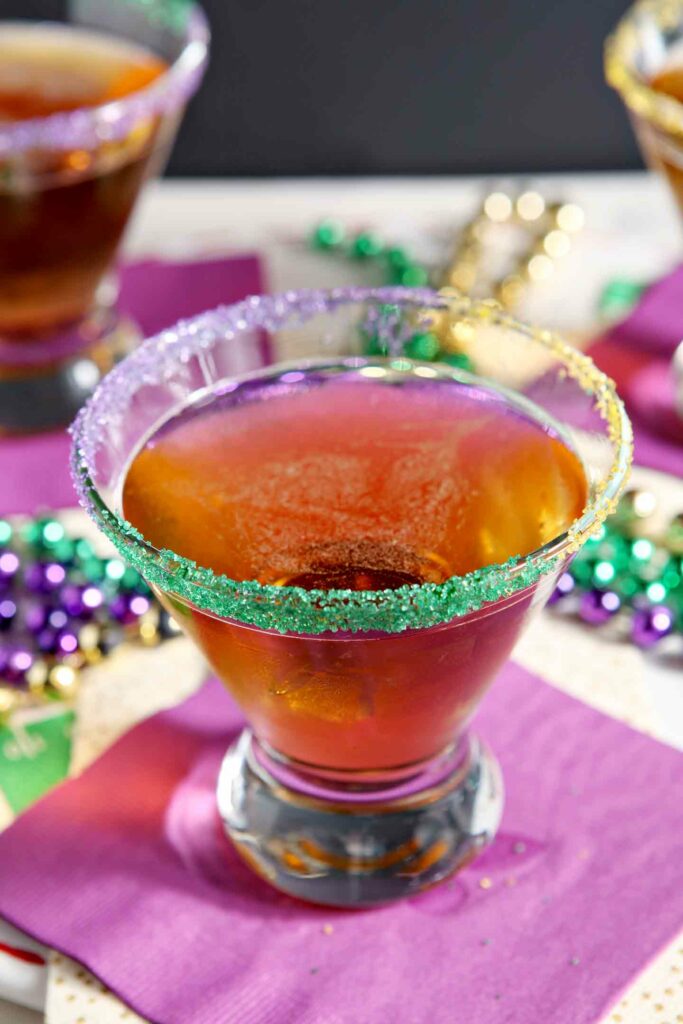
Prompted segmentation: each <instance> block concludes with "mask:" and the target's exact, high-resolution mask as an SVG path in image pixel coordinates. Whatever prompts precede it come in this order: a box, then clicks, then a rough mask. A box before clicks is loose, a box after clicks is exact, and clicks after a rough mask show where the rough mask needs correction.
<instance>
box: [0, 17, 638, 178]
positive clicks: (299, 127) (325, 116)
mask: <svg viewBox="0 0 683 1024" xmlns="http://www.w3.org/2000/svg"><path fill="white" fill-rule="evenodd" d="M111 2H112V3H113V2H117V0H111ZM54 6H55V5H54V4H52V3H51V0H0V15H1V16H2V17H17V16H21V17H27V16H28V17H41V16H42V17H45V16H49V15H50V9H51V7H54ZM203 6H204V8H205V10H206V12H207V14H208V17H209V20H210V22H211V25H212V28H213V45H212V54H211V64H210V68H209V71H208V74H207V76H206V79H205V81H204V84H203V86H202V89H201V92H200V93H199V95H198V96H197V97H196V98H195V100H194V101H193V102H192V105H191V107H190V110H189V111H188V114H187V117H186V120H185V123H184V125H183V128H182V131H181V135H180V138H179V140H178V144H177V146H176V149H175V152H174V155H173V158H172V160H171V163H170V167H169V173H170V174H184V175H276V174H288V175H302V174H425V173H427V174H452V173H460V172H484V173H487V172H492V173H498V172H515V171H551V170H597V169H605V168H625V167H637V166H639V158H638V155H637V151H636V148H635V144H634V142H633V140H632V138H631V133H630V129H629V125H628V121H627V118H626V115H625V113H624V111H623V109H622V108H621V105H620V103H619V101H618V99H617V97H616V96H615V95H613V94H612V93H611V91H610V90H609V89H608V87H607V86H606V85H605V83H604V79H603V71H602V44H603V40H604V38H605V36H606V34H607V32H608V31H609V30H610V29H611V28H612V27H613V25H614V24H615V22H616V21H617V20H618V18H619V17H620V15H621V14H622V13H623V12H624V10H625V9H626V7H627V3H626V0H507V2H506V0H344V2H342V0H204V5H203Z"/></svg>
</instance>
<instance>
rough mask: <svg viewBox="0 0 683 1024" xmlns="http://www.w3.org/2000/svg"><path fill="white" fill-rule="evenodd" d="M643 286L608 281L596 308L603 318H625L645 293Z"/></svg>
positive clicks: (622, 281)
mask: <svg viewBox="0 0 683 1024" xmlns="http://www.w3.org/2000/svg"><path fill="white" fill-rule="evenodd" d="M645 287H646V286H645V285H642V284H638V283H636V282H635V281H626V280H624V279H623V278H618V279H617V280H615V281H610V282H609V284H607V285H606V286H605V288H603V290H602V294H601V295H600V298H599V299H598V308H599V310H600V312H601V313H602V314H603V316H608V317H618V316H625V315H626V314H627V313H628V311H629V310H630V309H632V307H633V306H635V304H636V302H637V301H638V299H639V298H640V296H641V295H642V294H643V292H644V291H645Z"/></svg>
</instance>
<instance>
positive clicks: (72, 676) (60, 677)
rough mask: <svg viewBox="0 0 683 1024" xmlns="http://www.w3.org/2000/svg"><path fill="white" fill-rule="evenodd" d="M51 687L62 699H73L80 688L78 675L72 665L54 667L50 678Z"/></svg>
mask: <svg viewBox="0 0 683 1024" xmlns="http://www.w3.org/2000/svg"><path fill="white" fill-rule="evenodd" d="M48 681H49V685H50V687H51V688H52V689H53V690H54V691H55V693H56V694H57V695H58V696H60V697H73V696H74V694H75V693H76V688H77V686H78V673H77V671H76V669H74V668H72V666H71V665H63V664H62V665H54V666H53V667H52V668H51V669H50V674H49V676H48Z"/></svg>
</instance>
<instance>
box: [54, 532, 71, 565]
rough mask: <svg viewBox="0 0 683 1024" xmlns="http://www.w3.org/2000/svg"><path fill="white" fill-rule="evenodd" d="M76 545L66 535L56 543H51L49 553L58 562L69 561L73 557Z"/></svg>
mask: <svg viewBox="0 0 683 1024" xmlns="http://www.w3.org/2000/svg"><path fill="white" fill-rule="evenodd" d="M75 547H76V545H75V544H74V542H73V541H72V540H70V539H69V538H68V537H64V539H63V540H60V541H59V543H58V544H53V545H51V547H50V554H51V556H52V557H53V558H55V559H56V560H57V561H58V562H62V563H65V562H70V561H71V560H72V559H73V557H74V552H75Z"/></svg>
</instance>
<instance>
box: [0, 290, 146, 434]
mask: <svg viewBox="0 0 683 1024" xmlns="http://www.w3.org/2000/svg"><path fill="white" fill-rule="evenodd" d="M140 340H141V334H140V331H139V329H138V327H137V325H136V324H135V323H133V321H132V320H130V319H129V318H127V317H124V316H121V315H120V314H119V313H118V312H117V311H116V310H115V309H113V308H110V307H105V308H98V309H96V310H94V311H93V312H92V314H91V315H90V316H89V317H88V318H86V319H85V320H83V321H82V322H80V323H78V324H74V325H72V326H70V327H69V328H66V329H64V330H63V331H61V332H59V333H58V334H54V335H51V336H50V337H46V338H39V339H31V340H17V339H6V338H2V337H0V433H5V434H15V433H30V432H33V431H39V430H50V429H52V428H54V427H60V426H64V425H65V424H67V423H70V422H71V420H72V419H73V418H74V416H75V415H76V413H77V411H78V410H79V409H80V407H81V405H82V404H83V402H84V401H85V400H86V398H88V396H89V395H90V394H91V393H92V392H93V391H94V389H95V388H96V386H97V384H98V383H99V381H100V379H101V378H102V377H103V376H104V374H105V373H108V372H109V370H110V369H111V368H112V366H113V365H114V363H116V362H117V361H118V360H119V359H122V358H123V357H124V356H125V355H126V354H127V353H128V352H130V350H131V349H132V347H133V346H134V345H135V344H137V343H138V342H139V341H140Z"/></svg>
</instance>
